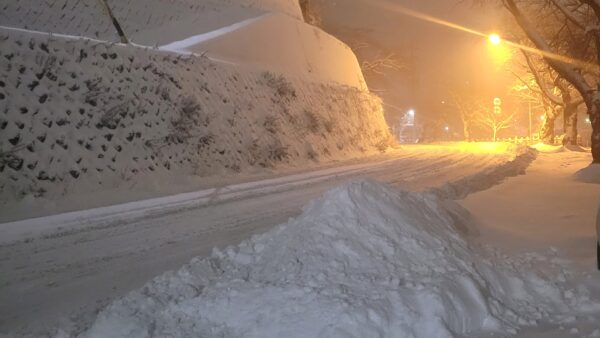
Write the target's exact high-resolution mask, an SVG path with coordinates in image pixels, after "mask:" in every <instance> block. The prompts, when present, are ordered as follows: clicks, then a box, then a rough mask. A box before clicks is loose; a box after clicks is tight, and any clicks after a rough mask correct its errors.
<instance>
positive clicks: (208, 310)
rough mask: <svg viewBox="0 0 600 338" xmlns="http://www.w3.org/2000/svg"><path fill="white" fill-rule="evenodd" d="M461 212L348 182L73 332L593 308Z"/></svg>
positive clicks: (424, 321) (486, 325)
mask: <svg viewBox="0 0 600 338" xmlns="http://www.w3.org/2000/svg"><path fill="white" fill-rule="evenodd" d="M466 217H467V215H466V214H465V211H464V209H461V208H460V207H459V206H458V205H456V204H455V203H454V202H450V201H442V200H440V199H438V198H436V197H435V196H434V195H431V194H415V193H409V192H405V191H400V190H395V189H392V188H390V187H388V186H385V185H382V184H379V183H375V182H370V181H366V182H357V183H351V184H347V185H345V186H342V187H340V188H337V189H334V190H332V191H330V192H328V193H326V194H325V196H324V197H322V198H320V199H318V200H316V201H314V202H312V203H310V204H309V205H308V206H307V207H306V208H305V209H304V212H303V213H302V215H301V216H299V217H298V218H296V219H292V220H290V221H289V222H288V223H287V224H284V225H281V226H279V227H277V228H275V229H273V230H271V231H269V232H268V233H266V234H264V235H261V236H256V237H254V238H252V239H250V240H246V241H244V242H243V243H241V244H240V245H239V246H238V247H230V248H228V249H226V250H224V251H218V250H215V251H214V253H213V254H212V256H210V257H208V258H205V259H195V260H193V261H192V262H191V263H190V264H188V265H187V266H185V267H183V268H182V269H181V270H179V271H178V272H174V273H167V274H165V275H163V276H160V277H158V278H156V279H155V280H153V281H152V282H150V283H148V284H147V285H146V286H145V287H143V288H142V289H140V290H137V291H134V292H132V293H130V294H129V295H128V296H126V297H124V298H123V299H121V300H118V301H115V302H114V303H113V304H112V305H110V306H109V307H107V308H106V309H105V310H104V311H103V312H101V313H100V314H99V316H98V318H97V319H96V321H95V323H94V324H93V325H92V327H91V328H90V329H89V331H87V332H85V333H84V334H83V335H82V336H84V337H105V336H111V337H150V336H169V337H190V336H197V337H452V336H456V335H464V334H467V333H474V332H481V331H496V330H499V331H501V332H504V333H506V332H515V331H514V329H515V328H517V327H519V326H522V325H528V324H533V323H535V322H536V321H537V320H546V319H547V320H556V321H559V320H562V319H561V318H562V315H563V314H568V315H571V314H572V313H573V311H574V309H578V311H580V313H581V311H582V310H583V311H585V310H586V309H587V310H589V309H593V308H594V307H593V305H592V304H589V301H588V299H587V298H586V295H585V291H582V290H581V289H579V290H577V291H568V292H565V293H563V292H562V291H561V290H563V289H566V288H565V287H564V286H563V285H562V284H564V283H565V277H564V274H563V275H560V274H559V275H558V276H552V277H549V276H543V278H542V277H541V276H540V275H538V273H541V272H536V268H535V265H536V264H535V258H532V257H529V258H526V259H524V260H521V261H514V260H513V261H511V260H509V259H508V258H507V257H504V256H499V254H498V253H494V252H492V251H487V250H484V249H482V248H480V247H478V246H476V245H474V244H472V243H470V240H469V236H468V232H469V230H468V229H467V228H466V227H465V226H464V225H463V221H465V218H466ZM546 265H548V263H546ZM550 265H551V264H550ZM548 281H551V282H548ZM596 310H597V309H596Z"/></svg>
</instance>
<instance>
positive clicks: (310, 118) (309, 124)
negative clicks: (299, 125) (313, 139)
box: [304, 110, 321, 134]
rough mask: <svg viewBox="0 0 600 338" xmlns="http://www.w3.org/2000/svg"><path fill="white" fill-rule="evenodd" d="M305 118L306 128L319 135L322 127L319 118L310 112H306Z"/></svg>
mask: <svg viewBox="0 0 600 338" xmlns="http://www.w3.org/2000/svg"><path fill="white" fill-rule="evenodd" d="M304 117H305V119H306V128H307V129H308V130H310V131H311V132H312V133H315V134H316V133H318V132H319V130H320V127H321V121H320V118H319V116H318V115H317V114H315V113H314V112H312V111H310V110H305V111H304Z"/></svg>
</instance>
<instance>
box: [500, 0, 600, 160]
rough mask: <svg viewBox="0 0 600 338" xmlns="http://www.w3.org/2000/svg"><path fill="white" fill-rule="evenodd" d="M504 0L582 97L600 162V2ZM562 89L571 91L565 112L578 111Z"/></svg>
mask: <svg viewBox="0 0 600 338" xmlns="http://www.w3.org/2000/svg"><path fill="white" fill-rule="evenodd" d="M500 1H501V2H502V4H503V5H504V7H505V8H506V9H507V10H508V11H509V12H510V13H511V14H512V16H513V17H514V19H515V22H516V23H517V24H518V26H519V27H520V28H521V29H522V30H523V32H524V34H525V35H526V36H527V38H528V39H529V41H531V43H532V44H533V46H535V48H536V49H537V52H535V51H534V52H535V53H537V54H538V55H541V56H542V57H543V59H544V61H545V62H546V63H547V64H548V65H549V66H550V67H551V68H552V70H553V71H554V72H556V73H557V75H558V76H559V77H560V78H561V79H562V80H563V81H566V83H568V84H569V85H570V86H572V87H573V88H574V89H575V90H576V91H577V92H578V93H579V95H581V97H582V99H583V102H584V103H585V105H586V108H587V111H588V115H589V118H590V121H591V125H592V129H593V131H592V156H593V160H594V162H595V163H600V86H599V85H600V77H599V75H600V65H599V62H600V0H533V1H532V0H527V1H525V0H500ZM534 22H535V23H534ZM529 51H530V52H532V50H529ZM560 83H561V82H560V81H559V82H558V84H560ZM559 88H560V86H559ZM562 88H563V89H567V90H566V91H563V92H562V98H563V100H565V99H566V100H571V103H570V104H569V105H568V106H567V105H566V104H565V106H564V107H565V108H564V109H565V110H567V109H576V106H575V103H577V100H573V95H572V94H571V93H570V91H569V90H568V86H564V85H563V86H562ZM572 102H575V103H572ZM573 107H575V108H573ZM569 113H570V112H569ZM571 116H574V117H575V118H576V114H573V115H571Z"/></svg>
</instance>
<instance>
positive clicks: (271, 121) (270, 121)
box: [263, 115, 279, 134]
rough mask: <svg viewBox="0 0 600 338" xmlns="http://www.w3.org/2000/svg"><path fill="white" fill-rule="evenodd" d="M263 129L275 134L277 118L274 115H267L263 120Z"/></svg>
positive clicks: (277, 123) (277, 127)
mask: <svg viewBox="0 0 600 338" xmlns="http://www.w3.org/2000/svg"><path fill="white" fill-rule="evenodd" d="M263 126H264V127H265V129H266V130H267V131H268V132H269V133H271V134H277V132H278V131H279V119H278V118H277V117H275V116H272V115H269V116H267V117H266V118H265V122H263Z"/></svg>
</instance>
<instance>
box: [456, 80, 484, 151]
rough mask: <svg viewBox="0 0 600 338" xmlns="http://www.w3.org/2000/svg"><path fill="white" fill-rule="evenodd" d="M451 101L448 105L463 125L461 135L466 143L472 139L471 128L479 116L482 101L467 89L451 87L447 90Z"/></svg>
mask: <svg viewBox="0 0 600 338" xmlns="http://www.w3.org/2000/svg"><path fill="white" fill-rule="evenodd" d="M448 93H449V94H450V99H451V101H450V102H449V105H450V106H451V107H452V108H454V109H456V111H457V112H458V114H459V116H460V120H461V122H462V124H463V134H464V137H465V140H466V141H470V140H471V139H472V137H473V127H474V125H475V124H476V123H477V119H478V117H479V116H480V115H481V112H482V107H484V104H483V100H482V99H480V98H477V97H475V96H474V95H473V91H471V90H470V89H469V88H458V87H456V86H455V87H453V88H451V89H449V90H448Z"/></svg>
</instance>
